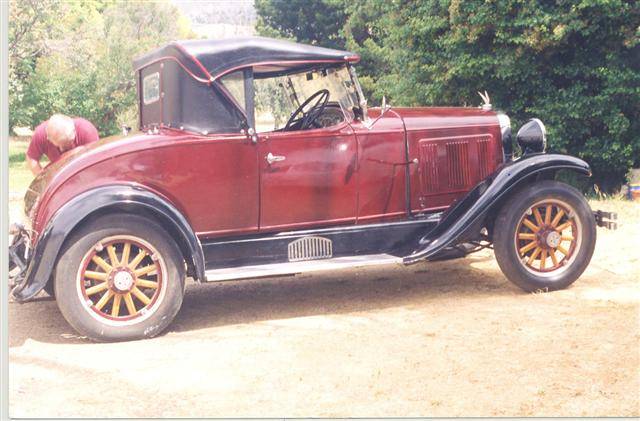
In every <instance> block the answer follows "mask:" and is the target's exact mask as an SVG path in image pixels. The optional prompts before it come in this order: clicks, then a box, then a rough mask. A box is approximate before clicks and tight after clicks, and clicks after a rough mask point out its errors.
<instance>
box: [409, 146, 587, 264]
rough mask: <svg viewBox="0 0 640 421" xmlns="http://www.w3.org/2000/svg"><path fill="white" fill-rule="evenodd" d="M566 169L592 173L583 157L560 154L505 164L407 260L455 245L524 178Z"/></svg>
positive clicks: (454, 209) (451, 211) (459, 204)
mask: <svg viewBox="0 0 640 421" xmlns="http://www.w3.org/2000/svg"><path fill="white" fill-rule="evenodd" d="M562 169H568V170H572V171H576V172H578V173H581V174H585V175H587V176H590V175H591V169H590V168H589V164H587V163H586V162H584V161H583V160H581V159H579V158H575V157H573V156H568V155H560V154H544V153H541V154H532V155H526V156H524V157H522V158H520V159H518V160H516V161H512V162H509V163H507V164H505V165H503V166H502V167H500V168H499V169H498V170H497V171H496V172H494V173H493V174H492V175H491V176H489V177H488V178H486V179H485V180H483V181H481V182H480V183H478V184H477V185H476V186H475V187H474V188H473V189H472V190H471V191H470V192H469V193H467V194H466V195H465V196H464V197H463V198H462V199H460V201H459V202H457V203H456V204H455V205H453V206H452V207H451V208H450V209H449V210H448V211H447V212H446V213H445V215H444V216H443V218H442V219H441V220H440V222H439V223H438V225H436V227H435V228H433V230H431V231H430V232H428V233H427V234H426V235H425V236H424V237H422V238H421V239H420V241H419V246H418V247H417V248H416V250H415V251H414V252H413V253H411V254H410V255H408V256H406V257H404V258H403V261H404V263H405V264H412V263H416V262H418V261H420V260H423V259H428V258H429V257H432V256H434V255H435V254H436V253H438V252H439V251H441V250H442V249H444V248H445V247H448V246H451V245H455V244H456V242H457V241H458V240H459V239H461V238H463V237H464V236H465V234H467V233H468V232H469V231H470V230H472V229H475V228H477V224H478V222H482V221H483V220H484V217H485V216H486V215H487V214H488V213H489V212H491V211H492V210H493V207H494V205H495V204H496V203H497V202H498V201H499V200H500V199H502V198H504V197H505V196H506V195H508V194H509V193H510V192H511V191H513V190H514V189H516V188H517V186H518V185H519V184H520V183H522V182H523V181H524V180H526V179H527V178H529V177H530V176H532V175H535V174H538V173H543V172H545V173H546V172H553V173H555V172H556V171H558V170H562Z"/></svg>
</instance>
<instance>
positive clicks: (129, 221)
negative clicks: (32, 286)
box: [54, 214, 186, 341]
mask: <svg viewBox="0 0 640 421" xmlns="http://www.w3.org/2000/svg"><path fill="white" fill-rule="evenodd" d="M185 270H186V266H185V262H184V257H183V255H182V253H181V251H180V248H179V247H178V245H177V244H176V242H175V241H174V239H173V238H172V237H171V236H170V235H169V234H168V233H167V232H166V231H165V230H164V228H163V227H162V226H161V225H160V224H158V223H157V222H155V221H154V220H153V219H151V218H148V217H144V216H140V215H131V214H111V215H104V216H101V217H98V218H96V219H94V220H92V221H89V222H88V223H86V224H85V225H83V227H82V228H81V229H79V230H78V231H76V232H75V233H74V234H73V236H72V237H71V238H70V239H69V240H68V241H67V243H66V245H65V247H64V249H63V250H62V252H61V256H60V258H59V259H58V262H57V263H56V270H55V282H54V288H55V295H56V301H57V303H58V307H59V308H60V312H61V313H62V315H63V316H64V318H65V319H66V320H67V321H68V322H69V324H70V325H71V326H73V327H74V328H75V329H76V330H77V331H78V332H79V333H80V334H82V335H85V336H87V337H89V338H91V339H93V340H96V341H123V340H132V339H142V338H150V337H153V336H155V335H157V334H158V333H160V332H162V331H163V330H164V329H165V328H166V327H167V326H168V325H169V323H171V321H172V320H173V319H174V317H175V316H176V314H177V313H178V310H179V309H180V306H181V305H182V298H183V296H184V285H185Z"/></svg>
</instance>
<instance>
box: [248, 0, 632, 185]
mask: <svg viewBox="0 0 640 421" xmlns="http://www.w3.org/2000/svg"><path fill="white" fill-rule="evenodd" d="M262 1H263V2H267V3H269V4H270V5H271V6H270V8H267V7H263V8H262V9H258V14H259V16H260V19H262V22H266V23H268V24H269V27H270V28H271V29H272V30H273V31H274V32H275V33H283V34H285V35H286V36H298V35H297V34H296V33H295V32H286V33H284V32H282V31H283V29H282V28H285V29H286V28H291V27H295V26H296V25H295V23H292V22H291V21H289V20H286V21H285V23H283V22H281V20H280V19H281V18H280V16H281V14H279V13H273V14H272V15H271V17H270V18H266V17H264V16H263V15H262V14H263V13H265V11H270V10H271V8H274V7H275V8H278V6H281V5H280V4H279V2H276V1H275V0H272V1H267V0H262ZM333 4H334V6H336V4H337V3H333ZM341 9H342V11H343V12H342V13H343V15H344V19H343V21H342V22H343V26H342V31H340V32H339V33H340V34H341V36H342V37H344V39H345V44H346V46H347V48H349V49H351V50H354V51H356V52H359V53H360V54H361V56H362V58H363V60H362V61H363V63H362V64H363V66H362V67H361V69H360V74H361V75H362V80H363V85H364V87H365V88H367V91H369V92H370V94H372V95H373V97H374V98H376V99H378V98H380V97H381V96H382V95H386V96H387V97H388V98H390V100H391V101H392V103H393V104H395V105H419V104H430V105H474V104H477V103H478V102H479V98H478V97H477V94H476V92H477V91H479V90H485V89H486V90H487V91H488V92H489V93H490V94H491V98H492V102H493V104H494V105H495V106H496V107H498V108H500V109H502V110H505V111H506V112H507V113H508V114H509V115H510V116H511V118H512V123H513V125H514V126H516V127H517V126H519V125H520V124H522V123H523V122H524V121H525V120H526V119H528V118H531V117H539V118H541V119H542V120H543V121H544V122H545V124H546V126H547V129H548V134H549V136H548V137H549V141H550V150H551V151H557V152H562V153H569V154H573V155H577V156H579V157H581V158H584V159H585V160H586V161H588V162H589V163H590V164H591V166H592V168H593V170H594V179H593V181H594V182H595V183H597V184H599V185H600V187H601V188H602V189H604V190H611V189H613V188H615V187H616V186H619V184H620V183H621V182H622V181H623V180H624V176H625V174H626V173H627V171H628V169H629V168H630V167H631V166H640V119H639V118H638V116H640V6H639V4H638V3H637V2H625V1H622V0H580V1H558V2H538V1H533V0H531V1H521V0H502V1H484V0H467V1H459V0H450V1H446V0H395V1H388V2H370V1H367V0H349V1H347V0H344V2H343V3H342V6H341ZM270 13H271V12H270ZM293 15H295V13H294V11H291V10H290V11H288V12H287V16H288V17H289V19H290V17H291V16H293ZM306 26H308V25H307V24H306V23H305V25H304V26H302V25H301V26H300V27H301V28H304V27H306ZM305 34H306V35H305V37H306V38H307V39H308V37H309V36H310V35H309V33H305ZM298 39H299V40H300V41H305V38H302V37H301V38H298ZM322 39H323V38H320V37H319V38H318V39H317V41H316V42H318V43H320V41H322Z"/></svg>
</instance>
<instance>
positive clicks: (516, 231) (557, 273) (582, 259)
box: [494, 181, 596, 291]
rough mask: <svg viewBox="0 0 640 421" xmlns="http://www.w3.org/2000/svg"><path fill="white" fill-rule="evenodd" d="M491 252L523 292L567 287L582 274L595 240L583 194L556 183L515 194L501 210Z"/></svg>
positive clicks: (539, 185) (544, 184)
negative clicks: (493, 252) (493, 251)
mask: <svg viewBox="0 0 640 421" xmlns="http://www.w3.org/2000/svg"><path fill="white" fill-rule="evenodd" d="M495 227H496V228H495V233H494V250H495V255H496V260H497V261H498V265H499V266H500V269H502V271H503V273H504V274H505V275H506V276H507V278H509V280H510V281H512V282H513V283H514V284H516V285H518V286H519V287H520V288H522V289H524V290H525V291H538V290H546V291H552V290H557V289H562V288H566V287H567V286H569V285H570V284H572V283H573V282H574V281H575V280H576V279H578V277H579V276H580V275H581V274H582V273H583V272H584V270H585V269H586V267H587V265H588V264H589V261H590V260H591V256H592V255H593V250H594V247H595V241H596V226H595V220H594V217H593V213H592V212H591V209H590V208H589V204H588V203H587V202H586V200H585V199H584V197H583V196H582V194H581V193H580V192H579V191H578V190H576V189H574V188H573V187H571V186H569V185H567V184H564V183H560V182H557V181H543V182H540V183H537V184H534V185H532V186H530V187H527V188H525V189H523V190H522V191H520V192H519V193H517V194H516V195H515V196H514V197H513V198H512V199H510V200H509V201H508V203H507V204H506V205H505V206H504V207H503V208H502V209H501V210H500V213H499V214H498V217H497V219H496V223H495Z"/></svg>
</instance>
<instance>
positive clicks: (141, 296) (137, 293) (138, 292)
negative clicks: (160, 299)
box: [131, 287, 151, 306]
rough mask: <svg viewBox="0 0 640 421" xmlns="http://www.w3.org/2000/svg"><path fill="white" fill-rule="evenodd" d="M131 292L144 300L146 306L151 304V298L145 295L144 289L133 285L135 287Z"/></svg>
mask: <svg viewBox="0 0 640 421" xmlns="http://www.w3.org/2000/svg"><path fill="white" fill-rule="evenodd" d="M131 293H132V294H133V295H135V296H136V298H137V299H138V300H140V301H142V303H143V304H144V305H145V306H147V305H149V303H151V298H149V297H147V296H146V295H144V293H143V292H142V291H140V290H139V289H138V287H133V289H132V290H131Z"/></svg>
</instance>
